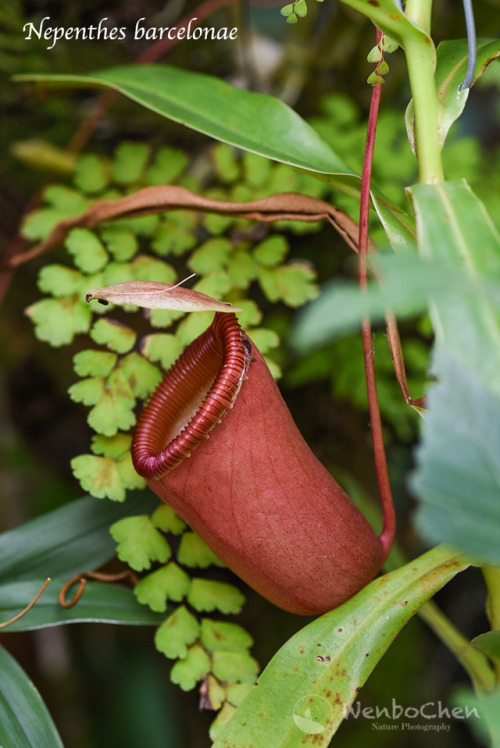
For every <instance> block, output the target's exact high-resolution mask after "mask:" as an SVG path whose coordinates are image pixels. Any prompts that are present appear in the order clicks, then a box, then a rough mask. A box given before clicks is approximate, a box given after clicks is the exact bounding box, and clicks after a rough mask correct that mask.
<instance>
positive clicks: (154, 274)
mask: <svg viewBox="0 0 500 748" xmlns="http://www.w3.org/2000/svg"><path fill="white" fill-rule="evenodd" d="M132 271H133V274H134V279H135V280H143V281H149V280H151V279H154V280H155V281H157V282H158V283H175V281H176V279H177V278H176V274H175V270H174V269H173V267H172V266H171V265H167V263H166V262H163V260H155V258H154V257H146V255H142V256H141V255H140V256H139V257H136V258H135V260H134V261H133V263H132Z"/></svg>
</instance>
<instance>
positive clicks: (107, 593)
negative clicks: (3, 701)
mask: <svg viewBox="0 0 500 748" xmlns="http://www.w3.org/2000/svg"><path fill="white" fill-rule="evenodd" d="M42 581H43V580H41V579H36V580H29V581H22V582H21V581H19V582H13V583H11V584H0V623H3V622H4V621H8V620H10V619H12V618H13V617H14V616H15V615H16V614H17V613H19V611H20V610H22V609H23V608H25V607H26V605H27V604H28V603H29V602H30V600H32V599H33V598H34V597H35V595H36V593H37V591H38V590H39V589H40V587H41V584H42ZM65 582H66V580H65V579H64V580H63V579H52V580H51V582H50V584H49V585H48V587H47V588H46V590H45V591H44V593H43V594H42V596H41V597H40V598H39V600H37V602H36V603H35V605H34V606H33V607H32V608H31V610H29V611H28V612H27V613H26V615H24V616H23V617H22V618H20V619H19V620H18V621H16V622H15V623H13V624H11V625H10V626H8V627H7V628H6V629H5V631H6V632H13V631H28V630H31V629H38V628H44V627H46V626H59V625H61V624H65V623H81V622H87V623H115V624H124V625H128V626H155V625H159V624H160V623H161V622H162V621H163V620H164V619H165V615H164V614H163V615H159V614H157V613H153V611H152V610H150V609H149V608H148V607H147V606H146V605H141V604H140V603H138V602H137V600H136V598H135V596H134V593H133V591H132V590H131V589H128V588H127V587H121V586H117V585H113V584H104V583H102V582H87V585H86V587H85V590H84V592H83V595H82V597H81V598H80V600H79V601H78V602H77V603H76V605H74V606H73V607H72V608H64V607H62V605H60V603H59V599H58V596H59V591H60V590H61V587H62V586H63V584H64V583H65ZM73 591H74V590H73ZM70 596H71V592H69V593H68V599H69V598H70ZM0 680H1V678H0ZM0 745H1V744H0Z"/></svg>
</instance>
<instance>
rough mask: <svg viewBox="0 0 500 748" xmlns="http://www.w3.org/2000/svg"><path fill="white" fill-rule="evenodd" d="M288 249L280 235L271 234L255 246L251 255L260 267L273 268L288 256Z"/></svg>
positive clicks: (285, 241)
mask: <svg viewBox="0 0 500 748" xmlns="http://www.w3.org/2000/svg"><path fill="white" fill-rule="evenodd" d="M289 249H290V247H289V244H288V241H287V240H286V238H285V237H284V236H282V235H281V234H273V236H269V237H268V238H267V239H264V241H263V242H260V244H257V246H256V247H255V249H254V251H253V255H254V257H255V259H256V260H258V261H259V262H260V263H261V264H262V265H265V266H266V267H274V266H275V265H279V264H280V263H281V262H283V260H284V259H285V257H286V256H287V254H288V251H289Z"/></svg>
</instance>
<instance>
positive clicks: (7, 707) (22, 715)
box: [0, 647, 63, 748]
mask: <svg viewBox="0 0 500 748" xmlns="http://www.w3.org/2000/svg"><path fill="white" fill-rule="evenodd" d="M0 671H1V673H2V677H1V678H0V745H2V746H4V748H9V746H11V747H12V748H14V746H16V748H17V746H19V748H21V746H37V748H63V744H62V741H61V738H60V737H59V735H58V733H57V730H56V727H55V725H54V723H53V721H52V717H51V716H50V714H49V712H48V710H47V707H46V706H45V704H44V702H43V701H42V697H41V696H40V694H39V693H38V691H37V689H36V687H35V685H34V684H33V683H32V681H31V680H30V679H29V678H28V676H27V675H26V673H25V672H24V670H22V668H21V667H20V666H19V665H18V664H17V662H16V661H15V659H14V658H13V657H12V656H11V655H10V654H9V653H8V652H7V650H6V649H4V648H3V647H0Z"/></svg>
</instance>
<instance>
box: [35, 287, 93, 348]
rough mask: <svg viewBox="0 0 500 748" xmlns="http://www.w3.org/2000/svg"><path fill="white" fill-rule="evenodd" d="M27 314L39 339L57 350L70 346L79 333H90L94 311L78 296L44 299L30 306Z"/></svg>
mask: <svg viewBox="0 0 500 748" xmlns="http://www.w3.org/2000/svg"><path fill="white" fill-rule="evenodd" d="M26 314H27V315H28V317H29V318H30V319H31V320H32V321H33V323H34V325H35V334H36V336H37V338H39V339H40V340H44V341H46V342H47V343H50V345H52V346H54V347H55V348H58V347H59V346H61V345H68V344H69V343H71V342H72V340H73V338H74V337H75V335H77V334H78V333H82V332H88V330H89V328H90V324H91V322H92V310H91V309H90V307H89V305H88V304H86V303H85V302H83V301H80V298H79V296H78V295H73V296H65V297H64V298H62V299H42V301H37V302H36V303H35V304H32V305H31V306H29V307H28V308H27V309H26Z"/></svg>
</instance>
